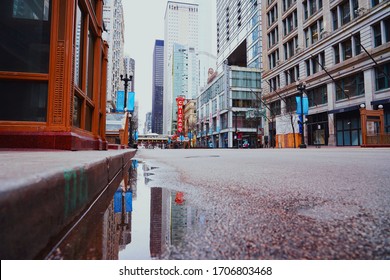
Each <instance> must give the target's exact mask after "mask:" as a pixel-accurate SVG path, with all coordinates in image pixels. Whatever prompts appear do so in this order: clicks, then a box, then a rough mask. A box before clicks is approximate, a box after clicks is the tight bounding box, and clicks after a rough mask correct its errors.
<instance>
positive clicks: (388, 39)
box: [384, 17, 390, 42]
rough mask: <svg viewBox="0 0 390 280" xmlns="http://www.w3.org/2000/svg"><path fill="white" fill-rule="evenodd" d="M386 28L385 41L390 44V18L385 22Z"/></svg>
mask: <svg viewBox="0 0 390 280" xmlns="http://www.w3.org/2000/svg"><path fill="white" fill-rule="evenodd" d="M384 23H385V24H384V27H385V40H386V42H390V17H389V18H387V19H385V20H384Z"/></svg>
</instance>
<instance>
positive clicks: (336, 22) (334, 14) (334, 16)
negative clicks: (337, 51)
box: [332, 8, 339, 30]
mask: <svg viewBox="0 0 390 280" xmlns="http://www.w3.org/2000/svg"><path fill="white" fill-rule="evenodd" d="M332 23H333V24H332V27H333V30H336V29H337V28H339V19H338V15H337V8H335V9H333V10H332Z"/></svg>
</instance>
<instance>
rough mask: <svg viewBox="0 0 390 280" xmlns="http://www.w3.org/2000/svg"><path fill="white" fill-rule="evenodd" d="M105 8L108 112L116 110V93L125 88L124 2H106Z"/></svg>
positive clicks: (106, 0) (114, 0) (111, 0)
mask: <svg viewBox="0 0 390 280" xmlns="http://www.w3.org/2000/svg"><path fill="white" fill-rule="evenodd" d="M103 2H104V6H103V20H104V27H105V29H106V31H107V33H106V36H105V37H104V39H105V40H106V41H107V43H108V45H109V51H108V68H107V106H106V107H107V110H108V111H112V110H113V109H115V108H116V93H117V91H118V90H120V89H121V88H123V83H122V82H121V80H120V75H121V74H123V48H124V43H125V39H124V20H123V6H122V0H105V1H103Z"/></svg>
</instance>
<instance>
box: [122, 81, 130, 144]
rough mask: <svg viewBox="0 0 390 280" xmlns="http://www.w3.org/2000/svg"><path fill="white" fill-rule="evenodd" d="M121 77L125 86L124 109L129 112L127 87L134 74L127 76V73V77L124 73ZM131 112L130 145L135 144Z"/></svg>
mask: <svg viewBox="0 0 390 280" xmlns="http://www.w3.org/2000/svg"><path fill="white" fill-rule="evenodd" d="M120 77H121V81H123V82H124V86H125V101H124V102H125V103H124V111H125V112H127V88H128V86H129V82H131V81H132V80H133V76H131V75H130V76H127V74H126V75H125V77H123V75H120ZM131 117H132V116H131V114H129V143H128V145H129V146H130V147H132V146H133V128H132V125H131Z"/></svg>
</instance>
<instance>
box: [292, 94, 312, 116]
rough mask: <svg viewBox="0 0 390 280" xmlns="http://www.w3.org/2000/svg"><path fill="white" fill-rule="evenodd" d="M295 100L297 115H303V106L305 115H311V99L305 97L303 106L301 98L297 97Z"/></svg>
mask: <svg viewBox="0 0 390 280" xmlns="http://www.w3.org/2000/svg"><path fill="white" fill-rule="evenodd" d="M295 100H296V101H297V114H298V115H301V114H302V106H301V105H303V114H304V115H307V114H308V113H309V99H308V98H307V96H304V97H303V99H302V104H301V97H300V96H296V97H295Z"/></svg>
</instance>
